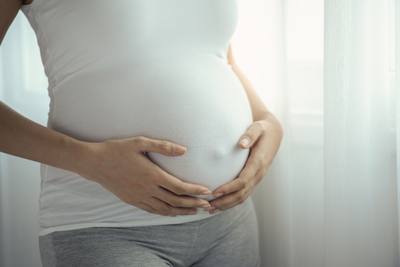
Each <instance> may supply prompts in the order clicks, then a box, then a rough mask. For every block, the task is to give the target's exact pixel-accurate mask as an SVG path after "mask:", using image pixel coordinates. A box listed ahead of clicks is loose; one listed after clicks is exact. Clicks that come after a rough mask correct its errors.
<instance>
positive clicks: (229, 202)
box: [204, 190, 250, 214]
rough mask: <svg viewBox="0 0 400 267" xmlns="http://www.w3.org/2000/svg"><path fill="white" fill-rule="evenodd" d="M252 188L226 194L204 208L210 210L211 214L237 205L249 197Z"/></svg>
mask: <svg viewBox="0 0 400 267" xmlns="http://www.w3.org/2000/svg"><path fill="white" fill-rule="evenodd" d="M249 191H250V190H241V191H237V192H235V193H232V194H229V195H226V196H224V197H221V198H218V199H215V200H213V201H211V202H210V204H211V208H207V209H204V210H206V211H209V212H210V214H215V213H217V212H219V211H222V210H227V209H230V208H233V207H235V206H237V205H240V204H242V203H243V202H244V201H245V200H246V199H247V198H248V197H249V195H250V194H249Z"/></svg>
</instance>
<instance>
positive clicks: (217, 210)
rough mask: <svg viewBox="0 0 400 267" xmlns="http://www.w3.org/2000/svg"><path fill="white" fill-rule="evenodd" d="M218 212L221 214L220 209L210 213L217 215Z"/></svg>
mask: <svg viewBox="0 0 400 267" xmlns="http://www.w3.org/2000/svg"><path fill="white" fill-rule="evenodd" d="M217 212H220V210H218V209H217V210H213V211H211V212H210V213H211V214H215V213H217Z"/></svg>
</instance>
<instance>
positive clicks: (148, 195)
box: [75, 136, 211, 216]
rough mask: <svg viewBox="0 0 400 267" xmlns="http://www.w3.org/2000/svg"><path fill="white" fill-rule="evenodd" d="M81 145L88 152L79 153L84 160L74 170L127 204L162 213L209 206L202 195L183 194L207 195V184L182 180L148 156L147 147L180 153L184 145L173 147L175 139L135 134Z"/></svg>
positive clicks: (190, 211)
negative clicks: (160, 138) (129, 136)
mask: <svg viewBox="0 0 400 267" xmlns="http://www.w3.org/2000/svg"><path fill="white" fill-rule="evenodd" d="M84 146H85V147H86V148H88V149H85V151H89V153H84V155H80V156H81V159H83V161H81V162H82V163H83V164H80V167H79V169H78V170H77V171H75V172H77V173H78V174H79V175H81V176H82V177H84V178H86V179H88V180H91V181H94V182H97V183H99V184H100V185H102V186H103V187H104V188H105V189H107V190H108V191H110V192H111V193H113V194H114V195H116V196H117V197H118V198H119V199H121V200H122V201H123V202H125V203H127V204H130V205H133V206H136V207H138V208H140V209H142V210H145V211H147V212H151V213H156V214H160V215H164V216H166V215H168V216H176V215H190V214H196V213H197V210H196V208H199V207H202V208H204V207H209V206H210V205H209V203H208V202H207V201H206V200H204V199H200V198H195V197H191V196H185V195H189V194H191V195H208V194H210V193H211V192H210V191H209V190H208V189H207V188H205V187H204V186H201V185H195V184H190V183H185V182H182V181H181V180H179V179H178V178H176V177H174V176H171V175H170V174H168V173H167V172H165V171H164V170H162V169H161V168H160V167H159V166H158V165H156V164H154V163H153V162H152V161H151V160H150V159H149V158H148V157H147V154H146V151H149V152H156V153H160V154H163V155H166V156H181V155H183V154H184V153H185V152H186V149H184V148H183V150H182V151H181V152H179V151H176V150H175V151H174V147H179V146H177V145H176V144H174V143H171V142H168V141H160V140H154V139H150V138H146V137H143V136H138V137H132V138H125V139H120V140H109V141H106V142H103V143H84Z"/></svg>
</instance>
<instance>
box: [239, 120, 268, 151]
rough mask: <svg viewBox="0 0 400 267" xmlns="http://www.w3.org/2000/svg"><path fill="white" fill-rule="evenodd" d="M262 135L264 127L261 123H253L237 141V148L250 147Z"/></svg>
mask: <svg viewBox="0 0 400 267" xmlns="http://www.w3.org/2000/svg"><path fill="white" fill-rule="evenodd" d="M264 133H265V126H264V124H263V123H262V121H255V122H253V123H252V124H251V125H250V127H249V128H248V130H247V131H246V132H245V133H244V134H243V135H242V137H241V138H240V139H239V146H240V147H241V148H243V149H246V148H249V147H252V146H253V145H254V144H255V143H256V142H257V140H258V139H259V138H260V136H262V135H263V134H264Z"/></svg>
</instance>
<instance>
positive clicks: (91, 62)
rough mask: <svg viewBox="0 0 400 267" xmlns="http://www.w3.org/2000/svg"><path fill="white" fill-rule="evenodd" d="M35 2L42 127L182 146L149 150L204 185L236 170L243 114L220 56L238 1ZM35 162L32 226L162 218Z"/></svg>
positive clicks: (239, 92) (246, 121) (240, 93)
mask: <svg viewBox="0 0 400 267" xmlns="http://www.w3.org/2000/svg"><path fill="white" fill-rule="evenodd" d="M36 1H37V2H38V3H33V5H34V6H33V9H35V8H36V9H37V10H29V11H28V9H26V10H25V12H26V13H27V14H28V12H35V17H36V20H37V25H36V24H35V22H33V26H34V28H35V27H36V29H35V30H36V33H37V35H38V39H39V44H40V45H41V52H42V58H43V61H44V65H45V70H46V74H47V75H48V77H49V83H50V86H49V95H50V97H51V105H50V112H49V121H48V127H50V128H52V129H54V130H56V131H59V132H61V133H64V134H66V135H69V136H71V137H74V138H76V139H78V140H82V141H88V142H102V141H106V140H110V139H120V138H126V137H133V136H139V135H142V136H146V137H149V138H153V139H158V140H167V141H171V142H174V143H177V144H180V145H183V146H185V147H186V148H187V152H186V153H185V155H183V156H180V157H167V156H164V155H161V154H157V153H148V156H149V158H150V159H151V160H152V161H153V162H155V163H156V164H157V165H159V166H160V167H161V168H162V169H164V170H165V171H167V172H168V173H170V174H171V175H174V176H176V177H177V178H179V179H181V180H183V181H187V182H191V183H197V184H202V185H205V186H206V187H208V188H209V189H210V190H211V191H213V190H215V189H216V188H217V187H219V186H221V185H222V184H224V183H227V182H229V181H231V180H232V179H234V178H236V177H237V175H238V174H239V172H240V171H241V169H242V168H243V167H244V164H245V162H246V160H247V157H248V153H249V151H248V150H243V149H241V148H240V147H239V146H238V145H237V144H238V141H239V138H240V137H241V135H242V134H243V133H244V132H245V131H246V130H247V128H248V127H249V126H250V124H251V123H252V120H253V119H252V114H251V108H250V104H249V101H248V99H247V95H246V93H245V91H244V88H243V86H242V84H241V83H240V81H239V79H238V78H237V77H236V75H235V73H234V72H233V71H232V69H231V67H230V65H229V64H228V62H227V58H226V55H227V49H228V45H229V43H230V39H231V37H232V35H233V33H234V31H235V29H236V24H237V18H238V14H237V3H236V1H232V0H202V1H187V0H172V1H156V0H135V1H127V0H126V1H116V2H112V4H110V3H111V2H110V1H103V0H85V1H72V0H71V1H61V0H58V1H44V0H34V2H36ZM35 4H36V6H35ZM39 8H40V9H39ZM32 14H33V13H32ZM28 18H29V14H28ZM32 20H33V17H31V19H30V21H31V23H32ZM42 171H43V172H42V179H43V184H42V194H41V211H40V213H39V219H40V220H39V221H40V223H41V226H42V227H52V226H55V225H58V224H75V223H91V222H94V221H96V222H109V221H115V222H124V223H125V222H134V221H135V220H136V222H138V221H139V219H138V218H140V220H142V223H144V224H145V221H146V216H147V217H148V216H153V217H152V218H155V219H154V221H157V218H158V221H159V222H160V224H163V220H164V219H163V218H159V217H161V216H160V215H155V214H148V213H146V212H144V211H141V210H139V209H137V208H136V207H132V206H129V205H128V204H125V203H123V202H122V201H120V200H119V199H118V198H117V197H116V196H114V195H112V193H110V192H108V191H107V190H105V189H104V188H102V187H101V186H100V185H98V184H96V183H94V182H90V181H88V180H86V179H84V178H82V177H80V176H79V175H77V174H73V173H69V172H67V171H64V170H61V169H57V168H54V167H51V166H43V167H42ZM71 198H74V200H72V201H71ZM82 203H84V205H83V206H84V208H83V206H82ZM128 206H129V207H128ZM132 209H137V210H134V212H133V210H132ZM129 210H130V214H127V211H129ZM143 212H144V213H143ZM135 214H136V215H135ZM154 216H159V217H154ZM204 216H205V215H204ZM143 218H144V219H143ZM149 218H150V217H149ZM193 218H194V219H195V217H193ZM172 219H174V218H170V219H168V220H171V221H172ZM149 220H150V219H149ZM152 220H153V219H152Z"/></svg>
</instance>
